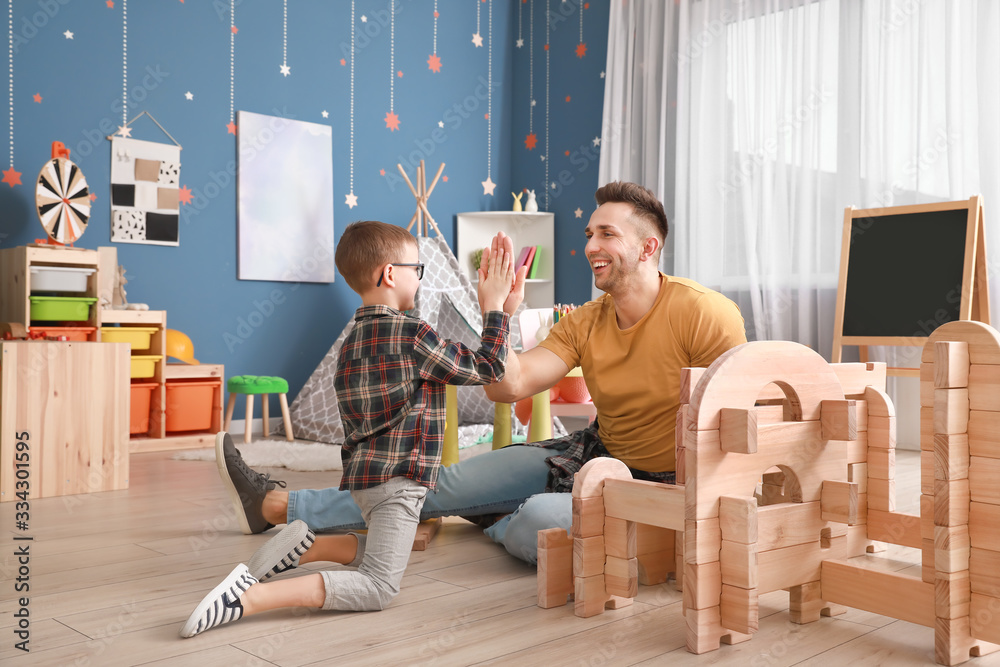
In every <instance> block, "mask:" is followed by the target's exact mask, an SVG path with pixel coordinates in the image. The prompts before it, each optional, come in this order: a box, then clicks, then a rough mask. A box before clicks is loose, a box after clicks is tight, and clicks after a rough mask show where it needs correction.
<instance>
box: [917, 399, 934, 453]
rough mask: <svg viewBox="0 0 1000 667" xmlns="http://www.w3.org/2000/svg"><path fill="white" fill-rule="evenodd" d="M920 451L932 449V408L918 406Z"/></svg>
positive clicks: (930, 450)
mask: <svg viewBox="0 0 1000 667" xmlns="http://www.w3.org/2000/svg"><path fill="white" fill-rule="evenodd" d="M920 451H922V452H932V451H934V408H933V407H929V408H920Z"/></svg>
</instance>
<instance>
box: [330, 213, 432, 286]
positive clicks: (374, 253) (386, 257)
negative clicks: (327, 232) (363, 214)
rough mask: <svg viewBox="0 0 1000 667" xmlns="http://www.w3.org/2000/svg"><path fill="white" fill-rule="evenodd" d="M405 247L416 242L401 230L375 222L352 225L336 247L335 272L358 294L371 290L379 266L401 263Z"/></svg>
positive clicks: (367, 221) (354, 223) (368, 221)
mask: <svg viewBox="0 0 1000 667" xmlns="http://www.w3.org/2000/svg"><path fill="white" fill-rule="evenodd" d="M407 244H412V245H414V246H415V245H417V240H416V239H415V238H414V237H413V235H411V234H410V233H409V232H408V231H406V230H405V229H403V228H402V227H399V226H397V225H390V224H387V223H385V222H379V221H378V220H362V221H359V222H352V223H351V224H349V225H348V226H347V229H345V230H344V234H343V235H342V236H341V237H340V243H339V244H338V245H337V254H336V257H335V261H336V263H337V270H339V271H340V275H342V276H344V280H346V281H347V284H348V285H350V287H351V289H352V290H354V291H355V292H357V293H358V294H361V293H362V292H364V291H367V290H369V289H371V288H372V287H374V286H375V281H376V278H375V275H376V273H377V272H378V271H379V270H380V269H381V268H382V267H383V266H385V265H386V264H392V263H393V262H399V261H402V255H403V252H404V251H405V250H406V246H407Z"/></svg>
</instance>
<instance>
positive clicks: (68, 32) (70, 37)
mask: <svg viewBox="0 0 1000 667" xmlns="http://www.w3.org/2000/svg"><path fill="white" fill-rule="evenodd" d="M63 34H64V35H66V39H73V33H71V32H70V31H69V30H67V31H66V32H64V33H63Z"/></svg>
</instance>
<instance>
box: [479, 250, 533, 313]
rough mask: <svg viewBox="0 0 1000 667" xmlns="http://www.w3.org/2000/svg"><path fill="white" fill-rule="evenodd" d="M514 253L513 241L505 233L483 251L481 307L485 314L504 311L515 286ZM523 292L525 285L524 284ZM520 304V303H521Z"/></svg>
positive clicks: (480, 271) (480, 275) (480, 290)
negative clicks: (513, 285) (512, 287)
mask: <svg viewBox="0 0 1000 667" xmlns="http://www.w3.org/2000/svg"><path fill="white" fill-rule="evenodd" d="M513 255H514V253H513V244H512V243H511V240H510V239H509V238H508V237H506V236H505V235H504V234H503V232H501V233H499V234H497V236H496V237H495V238H494V239H493V243H492V244H491V247H487V248H484V249H483V258H482V261H481V262H480V264H479V290H478V292H479V307H480V308H481V309H482V311H483V314H485V313H488V312H489V311H491V310H503V308H504V303H505V301H506V300H507V299H508V297H509V296H510V294H511V285H512V284H514V256H513ZM522 291H523V284H522ZM519 303H520V302H519Z"/></svg>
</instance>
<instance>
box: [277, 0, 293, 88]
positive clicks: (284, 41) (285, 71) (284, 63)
mask: <svg viewBox="0 0 1000 667" xmlns="http://www.w3.org/2000/svg"><path fill="white" fill-rule="evenodd" d="M281 5H282V7H281V24H282V25H281V67H280V68H279V70H280V71H281V75H282V76H288V75H289V74H291V73H292V68H291V67H289V66H288V0H282V3H281Z"/></svg>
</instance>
